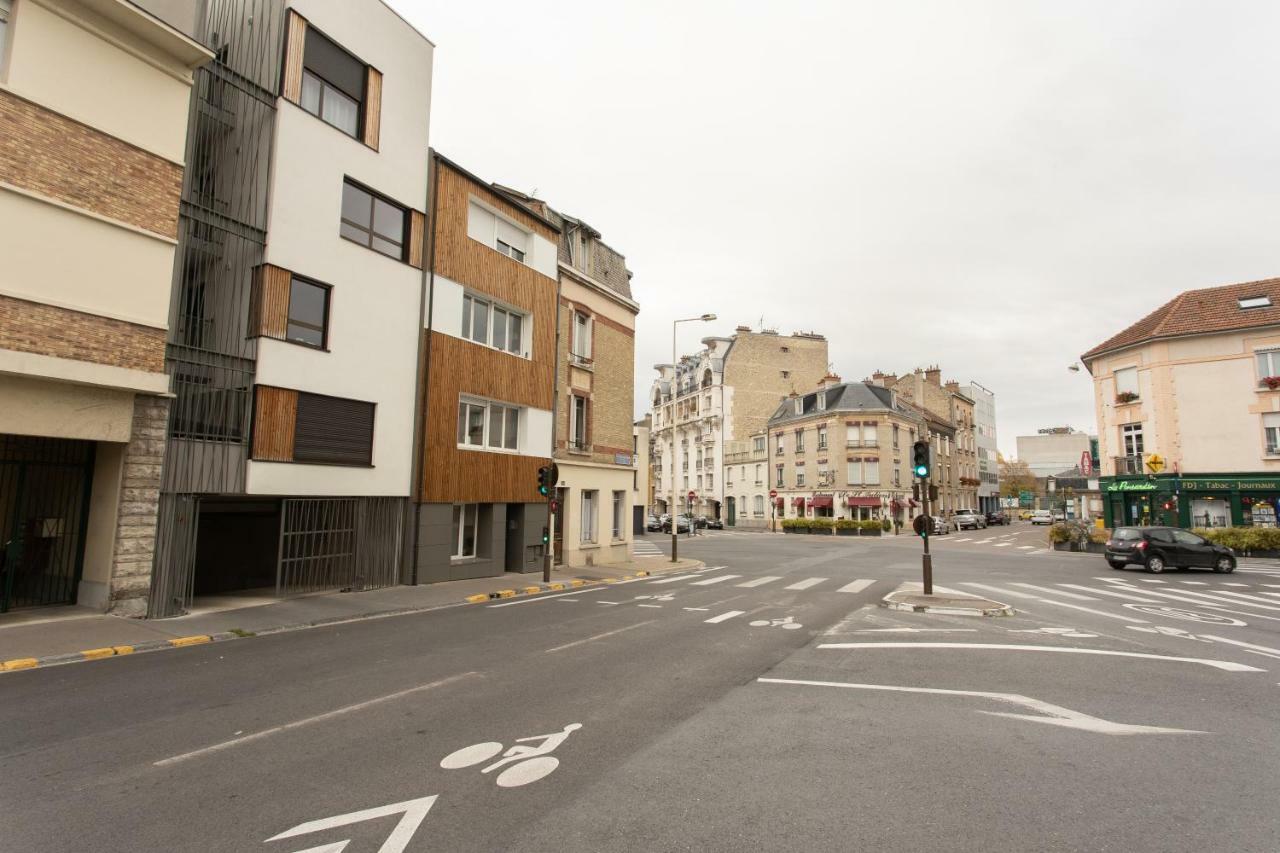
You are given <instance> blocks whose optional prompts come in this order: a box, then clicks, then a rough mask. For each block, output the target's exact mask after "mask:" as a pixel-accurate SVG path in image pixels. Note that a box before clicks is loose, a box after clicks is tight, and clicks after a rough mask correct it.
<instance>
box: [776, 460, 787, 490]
mask: <svg viewBox="0 0 1280 853" xmlns="http://www.w3.org/2000/svg"><path fill="white" fill-rule="evenodd" d="M777 468H778V474H777V480H776V483H777V486H776V487H777V488H779V489H781V488H783V487H784V485H785V483H783V480H782V466H781V465H779V466H777Z"/></svg>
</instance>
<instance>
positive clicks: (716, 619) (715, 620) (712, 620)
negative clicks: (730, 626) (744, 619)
mask: <svg viewBox="0 0 1280 853" xmlns="http://www.w3.org/2000/svg"><path fill="white" fill-rule="evenodd" d="M746 612H747V611H745V610H730V611H728V612H727V613H721V614H720V615H719V616H712V617H711V618H710V619H704V620H703V621H704V622H706V623H708V624H710V625H715V624H718V623H720V622H727V621H728V620H730V619H732V618H733V617H735V616H741V615H742V614H743V613H746Z"/></svg>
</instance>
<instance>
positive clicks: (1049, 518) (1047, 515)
mask: <svg viewBox="0 0 1280 853" xmlns="http://www.w3.org/2000/svg"><path fill="white" fill-rule="evenodd" d="M1031 523H1032V524H1053V513H1051V512H1049V510H1047V509H1038V510H1036V511H1035V512H1033V513H1031Z"/></svg>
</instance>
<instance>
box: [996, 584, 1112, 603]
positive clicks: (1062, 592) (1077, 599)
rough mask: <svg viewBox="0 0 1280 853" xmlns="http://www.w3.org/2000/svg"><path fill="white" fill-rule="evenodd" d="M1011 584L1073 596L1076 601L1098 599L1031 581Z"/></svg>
mask: <svg viewBox="0 0 1280 853" xmlns="http://www.w3.org/2000/svg"><path fill="white" fill-rule="evenodd" d="M1013 585H1014V586H1020V587H1022V588H1023V589H1034V590H1036V591H1038V592H1048V593H1052V594H1053V595H1065V596H1066V597H1067V598H1074V599H1075V600H1076V601H1097V600H1098V599H1096V598H1093V597H1091V596H1088V595H1077V594H1076V593H1074V592H1066V591H1064V590H1061V589H1054V588H1053V587H1048V586H1036V585H1035V584H1033V583H1016V582H1015V583H1014V584H1013Z"/></svg>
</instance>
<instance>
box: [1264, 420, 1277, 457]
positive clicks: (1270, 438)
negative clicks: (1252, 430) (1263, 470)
mask: <svg viewBox="0 0 1280 853" xmlns="http://www.w3.org/2000/svg"><path fill="white" fill-rule="evenodd" d="M1262 431H1263V433H1264V434H1265V435H1266V438H1267V455H1268V456H1275V455H1278V454H1280V412H1267V413H1266V414H1264V415H1263V416H1262Z"/></svg>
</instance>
